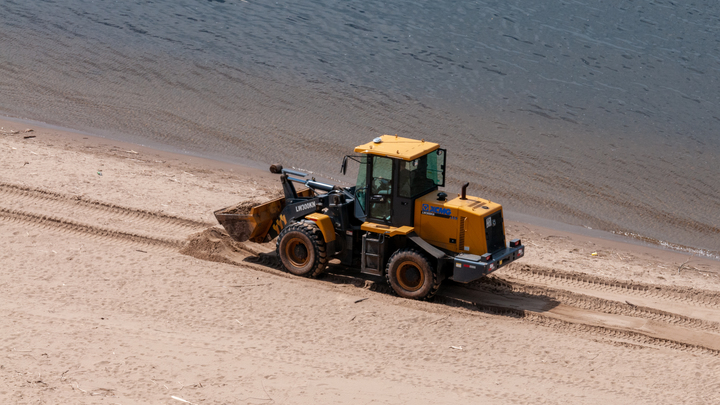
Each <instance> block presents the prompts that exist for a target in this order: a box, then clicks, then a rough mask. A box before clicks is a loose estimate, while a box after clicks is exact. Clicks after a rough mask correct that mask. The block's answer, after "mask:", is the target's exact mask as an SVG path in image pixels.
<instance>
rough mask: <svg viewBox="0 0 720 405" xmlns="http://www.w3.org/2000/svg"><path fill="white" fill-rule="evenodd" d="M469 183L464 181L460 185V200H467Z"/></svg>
mask: <svg viewBox="0 0 720 405" xmlns="http://www.w3.org/2000/svg"><path fill="white" fill-rule="evenodd" d="M469 185H470V183H465V184H463V186H462V197H460V199H461V200H467V188H468V186H469Z"/></svg>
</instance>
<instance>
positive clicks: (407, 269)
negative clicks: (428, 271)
mask: <svg viewBox="0 0 720 405" xmlns="http://www.w3.org/2000/svg"><path fill="white" fill-rule="evenodd" d="M397 281H398V284H400V287H402V288H403V289H404V290H407V291H417V290H419V289H420V288H421V287H422V286H423V284H425V273H423V272H422V271H421V270H420V269H419V268H418V267H417V266H416V265H415V263H414V262H410V261H408V262H402V263H400V266H398V270H397Z"/></svg>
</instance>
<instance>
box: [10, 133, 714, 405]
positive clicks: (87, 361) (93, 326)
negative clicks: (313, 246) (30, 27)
mask: <svg viewBox="0 0 720 405" xmlns="http://www.w3.org/2000/svg"><path fill="white" fill-rule="evenodd" d="M0 127H3V131H4V132H3V133H0V155H1V158H0V244H1V245H2V248H0V252H2V253H0V255H1V256H2V257H0V259H1V260H2V262H3V271H2V272H0V287H2V290H3V294H2V296H0V312H2V318H3V320H4V321H3V322H4V323H3V328H0V351H1V352H2V354H3V355H2V360H0V402H3V403H35V402H48V403H95V402H97V401H98V400H102V401H103V402H107V403H121V404H146V403H163V404H172V403H183V402H181V401H187V402H190V403H194V404H225V403H272V402H276V403H295V404H325V403H327V404H330V403H338V402H344V403H347V402H351V403H355V402H377V403H387V404H395V403H397V404H401V403H407V402H412V403H433V404H437V403H448V404H450V403H453V404H456V403H475V402H482V403H490V404H506V403H517V404H536V403H561V404H565V403H567V404H596V403H617V404H666V403H667V404H671V403H687V402H693V403H715V402H717V401H718V400H720V397H718V392H719V389H720V386H718V381H720V362H719V361H718V356H720V347H717V342H718V341H720V339H718V337H720V327H719V326H718V325H720V309H719V308H720V266H718V262H716V261H710V260H707V259H702V258H698V257H696V256H689V255H683V254H679V253H675V252H668V251H663V250H657V249H651V248H647V247H640V246H637V245H628V244H622V243H618V242H611V241H605V240H601V239H595V238H591V237H587V236H582V235H575V234H570V233H566V232H561V231H556V230H553V229H548V228H542V227H537V226H529V225H525V224H521V223H514V222H511V223H509V224H508V227H507V231H508V234H510V235H513V236H520V237H522V239H523V241H524V243H525V244H526V246H527V255H526V257H524V258H523V259H522V262H518V263H517V264H516V265H512V266H510V267H508V268H504V269H502V270H501V271H498V272H496V273H495V274H494V275H493V276H492V277H491V278H488V279H487V280H486V281H484V282H482V283H477V284H472V285H468V286H465V285H460V284H453V283H448V284H446V285H445V286H444V287H443V288H442V289H441V291H439V294H438V297H437V298H436V299H435V300H434V301H433V302H415V301H409V300H405V299H400V298H397V297H395V296H393V295H392V294H391V293H389V292H388V290H387V288H385V287H383V283H382V282H380V281H379V280H375V279H372V278H358V277H356V276H355V275H353V273H352V272H351V271H349V270H348V269H343V268H338V267H331V269H330V271H329V272H328V274H327V275H325V276H324V277H322V278H321V279H319V280H308V279H302V278H297V277H293V276H291V275H289V274H287V273H285V272H283V271H281V270H279V269H278V268H277V266H276V265H275V264H273V263H272V260H271V259H267V260H265V259H262V257H264V256H263V255H264V254H266V253H264V252H268V251H271V250H272V244H269V245H257V244H237V243H233V242H232V241H230V240H229V239H228V238H227V237H226V235H223V232H222V230H221V229H220V228H218V227H217V225H216V224H215V222H214V219H213V217H212V211H214V210H216V209H218V208H222V207H226V206H231V205H234V204H237V203H239V202H242V201H245V200H246V199H248V198H250V196H253V197H257V198H270V197H271V196H272V194H273V192H276V191H277V188H278V187H279V184H277V183H276V179H277V178H276V176H275V175H272V174H270V173H265V172H259V171H256V170H254V169H252V168H247V167H243V166H239V165H230V164H224V163H221V162H215V161H211V160H204V159H199V158H193V157H189V156H187V155H173V154H171V153H167V152H162V151H157V150H153V149H150V148H145V147H139V146H137V145H133V144H127V143H120V142H116V141H110V140H106V139H102V138H95V137H92V136H87V135H83V134H68V133H62V132H60V131H57V130H52V129H44V128H41V127H31V129H33V131H32V132H24V131H25V129H27V127H26V126H24V125H23V126H18V125H17V124H15V123H11V122H7V121H4V122H1V123H0ZM26 137H27V138H26ZM188 241H190V242H193V241H195V242H198V241H199V242H202V243H196V244H195V246H202V247H203V249H200V250H197V249H196V250H195V251H188V250H185V251H186V253H191V254H193V255H194V256H188V255H186V254H185V255H184V254H180V253H179V250H180V249H181V248H182V247H187V246H190V245H187V243H188ZM213 249H214V250H213ZM198 252H204V253H206V256H205V257H204V258H203V259H198V258H197V257H195V256H197V253H198ZM593 253H595V254H593Z"/></svg>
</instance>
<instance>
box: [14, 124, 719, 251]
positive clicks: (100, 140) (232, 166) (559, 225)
mask: <svg viewBox="0 0 720 405" xmlns="http://www.w3.org/2000/svg"><path fill="white" fill-rule="evenodd" d="M11 126H15V127H16V129H14V130H16V131H18V129H17V128H20V127H21V126H24V127H28V128H43V129H45V130H46V131H53V133H54V135H55V136H58V137H60V138H62V139H65V140H69V141H71V142H76V143H81V144H90V145H95V146H97V145H111V146H114V147H119V148H125V149H131V150H133V149H135V150H137V151H138V152H143V153H146V154H152V155H155V156H158V157H162V158H166V159H172V160H175V161H183V162H186V163H188V164H194V165H202V166H204V167H208V168H212V169H220V170H228V171H231V172H233V171H237V172H244V173H246V174H247V176H248V177H249V178H254V179H263V180H267V181H270V182H277V176H276V175H273V174H271V173H269V171H268V170H267V169H266V168H264V164H263V163H261V162H257V161H249V160H247V159H238V161H237V162H231V161H229V160H224V159H219V158H215V157H208V156H203V155H201V154H197V153H192V152H187V151H181V150H177V149H176V148H172V147H170V146H167V145H160V144H158V145H152V146H150V145H144V144H137V143H132V142H125V141H121V140H117V139H114V138H105V137H102V136H99V135H95V134H92V133H89V132H84V131H79V130H74V129H72V128H65V127H61V126H57V125H52V124H47V123H44V122H42V121H36V120H31V119H24V118H16V117H7V116H0V127H6V128H10V127H11ZM24 127H23V128H24ZM20 131H22V130H20ZM0 135H4V133H3V131H2V130H0ZM164 148H167V149H164ZM173 149H175V150H173ZM265 166H269V164H266V165H265ZM294 169H296V170H303V169H302V168H294ZM309 173H310V174H313V172H312V171H309ZM321 178H322V179H324V180H328V181H334V182H343V181H342V180H339V179H336V178H327V176H323V177H321ZM278 184H279V183H278ZM446 191H447V190H446ZM500 203H501V204H502V202H500ZM504 216H505V218H506V221H507V222H508V223H515V224H518V225H523V226H528V227H533V228H536V229H537V230H538V231H539V232H538V233H541V234H550V233H553V232H561V233H563V234H564V235H574V236H575V237H576V238H579V240H583V241H585V240H593V241H606V242H607V243H608V244H612V245H613V246H617V244H627V245H631V246H637V247H638V248H647V249H652V250H654V251H657V252H658V253H657V254H658V255H659V256H663V255H662V254H661V253H660V252H666V253H674V254H679V255H685V256H689V257H696V256H697V258H698V259H707V260H710V261H712V262H720V252H712V251H709V250H707V249H701V248H695V247H690V246H683V245H679V244H674V243H669V242H665V241H661V240H656V239H653V238H649V237H646V236H643V235H637V234H622V233H620V232H612V231H605V230H600V229H593V228H588V227H583V226H579V225H572V224H567V223H563V222H559V221H555V220H551V219H546V218H541V217H536V216H532V215H528V214H523V213H519V212H513V211H509V210H505V209H504Z"/></svg>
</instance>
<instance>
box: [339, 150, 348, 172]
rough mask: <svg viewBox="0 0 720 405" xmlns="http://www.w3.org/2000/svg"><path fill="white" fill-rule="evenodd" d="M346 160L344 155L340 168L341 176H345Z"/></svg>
mask: <svg viewBox="0 0 720 405" xmlns="http://www.w3.org/2000/svg"><path fill="white" fill-rule="evenodd" d="M347 160H348V157H347V155H345V157H344V158H343V162H342V166H340V173H342V174H343V175H345V172H347Z"/></svg>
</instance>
